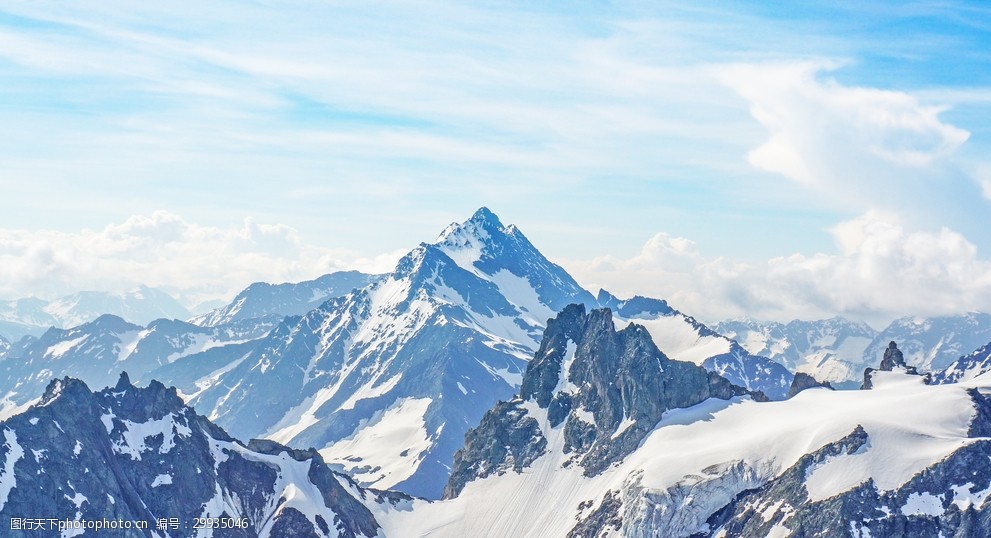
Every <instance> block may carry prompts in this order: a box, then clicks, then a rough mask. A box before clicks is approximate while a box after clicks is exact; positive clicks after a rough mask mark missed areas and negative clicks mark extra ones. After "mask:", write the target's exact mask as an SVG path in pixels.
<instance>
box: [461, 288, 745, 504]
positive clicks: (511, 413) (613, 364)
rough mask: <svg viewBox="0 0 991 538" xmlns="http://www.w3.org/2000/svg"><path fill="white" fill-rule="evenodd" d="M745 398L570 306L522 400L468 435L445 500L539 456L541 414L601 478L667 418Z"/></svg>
mask: <svg viewBox="0 0 991 538" xmlns="http://www.w3.org/2000/svg"><path fill="white" fill-rule="evenodd" d="M746 394H749V393H748V392H747V391H746V390H745V389H743V388H741V387H738V386H735V385H733V384H731V383H729V382H728V381H726V380H725V379H724V378H722V377H721V376H719V375H718V374H714V373H710V372H707V371H706V370H705V369H703V368H701V367H699V366H696V365H694V364H691V363H686V362H680V361H673V360H670V359H668V358H667V357H666V356H665V355H664V354H663V353H661V352H660V351H659V350H658V349H657V347H656V346H655V345H654V342H653V340H652V339H651V337H650V335H649V334H648V333H647V330H646V329H644V328H643V327H641V326H639V325H636V324H632V325H630V326H629V327H627V328H625V329H623V330H622V331H616V328H615V326H614V325H613V322H612V313H611V311H610V310H609V309H599V310H593V311H591V312H588V313H586V311H585V307H584V306H583V305H578V304H575V305H570V306H568V307H567V308H565V309H564V310H563V311H562V312H561V313H560V314H559V315H558V316H557V318H555V319H553V320H551V321H550V322H549V323H548V327H547V330H546V331H545V333H544V338H543V341H542V342H541V344H540V348H539V350H538V351H537V354H536V356H535V357H534V359H533V360H532V361H531V362H530V363H529V365H528V367H527V371H526V375H525V376H524V378H523V384H522V389H521V392H520V397H519V398H518V399H516V400H513V401H511V402H508V403H504V404H500V406H497V407H496V409H494V410H492V411H491V412H489V414H487V415H486V417H485V419H483V421H482V423H481V424H479V426H478V427H477V428H475V429H474V430H472V431H470V432H469V433H468V435H467V436H466V441H467V442H466V444H465V447H464V448H463V449H462V450H460V451H458V453H457V454H456V455H455V461H454V468H453V471H452V474H451V479H450V481H449V482H448V485H447V488H446V490H445V497H448V498H449V497H453V496H456V495H457V494H458V493H459V492H460V491H461V489H463V488H464V486H465V484H467V483H468V482H469V481H471V480H473V479H475V478H480V477H484V476H487V475H489V474H493V473H502V472H506V471H508V470H510V469H512V470H515V471H519V470H520V469H521V468H523V467H525V466H527V465H528V464H529V463H530V462H532V461H533V460H534V459H536V457H539V456H540V455H541V454H542V453H543V452H544V450H545V447H546V442H547V441H546V439H545V438H544V436H543V434H542V433H541V430H540V427H539V421H540V420H542V418H540V417H541V416H544V417H546V421H547V424H548V426H549V427H551V428H556V427H559V426H561V424H562V423H563V424H564V426H563V427H564V439H565V443H564V447H563V449H564V452H565V453H566V454H572V457H571V462H572V463H574V464H577V465H580V466H582V468H583V469H584V473H585V474H586V475H587V476H593V475H596V474H598V473H600V472H601V471H603V470H604V469H605V468H606V467H608V466H609V465H611V464H612V463H615V462H617V461H619V460H621V459H622V458H623V457H624V456H626V455H627V454H629V453H631V452H632V451H633V450H635V449H636V447H637V446H638V445H639V443H640V441H642V440H643V438H644V437H645V436H646V435H647V434H648V433H649V432H650V431H651V430H652V429H653V428H654V427H655V426H656V424H657V423H658V422H659V421H660V419H661V416H662V415H663V413H664V412H665V411H668V410H670V409H675V408H682V407H689V406H692V405H695V404H698V403H700V402H702V401H703V400H706V399H707V398H722V399H728V398H732V397H735V396H743V395H746ZM535 408H536V409H535ZM535 415H536V416H535Z"/></svg>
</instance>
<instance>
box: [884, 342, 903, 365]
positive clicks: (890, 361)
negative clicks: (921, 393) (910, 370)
mask: <svg viewBox="0 0 991 538" xmlns="http://www.w3.org/2000/svg"><path fill="white" fill-rule="evenodd" d="M895 367H901V368H904V367H905V357H904V356H903V355H902V352H901V350H899V349H898V344H896V343H894V342H888V348H887V349H885V350H884V357H883V358H882V359H881V366H880V369H881V371H882V372H890V371H891V370H892V369H893V368H895Z"/></svg>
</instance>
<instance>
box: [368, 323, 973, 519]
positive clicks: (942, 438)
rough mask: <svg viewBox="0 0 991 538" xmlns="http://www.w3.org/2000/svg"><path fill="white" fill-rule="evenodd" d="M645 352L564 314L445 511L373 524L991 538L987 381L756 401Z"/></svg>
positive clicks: (878, 379)
mask: <svg viewBox="0 0 991 538" xmlns="http://www.w3.org/2000/svg"><path fill="white" fill-rule="evenodd" d="M644 336H645V330H644V329H642V328H639V327H637V326H635V325H634V326H629V327H627V328H626V329H624V330H622V331H619V332H616V331H615V330H614V329H613V327H612V323H609V314H608V312H605V311H593V312H591V313H589V314H585V313H584V312H581V311H580V309H579V307H574V308H572V309H569V310H566V311H565V312H563V313H562V314H561V315H559V316H558V318H557V319H556V320H554V322H552V323H551V324H550V325H549V327H548V330H547V332H546V333H545V337H544V340H543V343H542V344H541V347H540V351H539V353H538V355H537V357H536V358H535V360H534V361H532V362H531V363H530V366H529V367H528V369H527V372H526V375H525V377H524V380H523V387H524V390H523V392H522V393H521V395H520V397H519V398H516V399H513V400H510V401H508V402H503V403H500V404H498V405H497V406H495V407H494V408H493V409H492V410H491V411H490V412H489V413H487V414H486V415H485V418H484V419H483V420H482V421H481V422H480V424H479V426H478V427H477V428H474V429H473V430H471V431H470V432H469V433H468V435H467V436H466V441H465V448H464V449H463V450H462V451H460V452H459V453H458V456H457V458H456V460H455V471H454V473H453V474H452V476H451V479H450V482H449V484H448V488H447V495H446V498H445V500H443V501H439V502H426V501H414V502H413V503H412V506H409V507H403V510H396V509H392V508H389V507H381V508H380V509H378V510H374V511H373V512H374V513H375V515H376V519H377V520H378V521H379V522H380V523H381V524H382V527H383V534H384V535H385V536H493V537H494V536H519V537H526V536H535V537H536V536H540V537H555V536H559V537H564V536H631V537H633V536H638V537H639V536H669V537H687V536H698V537H701V536H710V537H727V536H738V537H767V536H775V537H786V536H795V537H799V536H874V537H880V536H988V535H991V517H989V516H991V505H989V504H987V503H986V501H987V499H988V498H989V497H991V470H989V467H988V465H987V461H988V459H989V458H991V441H989V435H991V399H989V397H988V396H987V394H989V393H991V378H988V377H987V376H984V377H981V378H978V379H974V380H972V381H969V382H966V383H961V384H948V385H927V384H925V383H924V380H925V378H924V377H923V376H919V375H912V374H910V373H908V372H907V371H906V370H905V369H904V368H902V367H900V366H898V364H897V363H898V361H895V360H888V361H887V363H886V364H883V365H882V368H881V370H879V371H874V372H872V373H871V374H870V376H869V378H870V384H871V385H872V387H873V388H872V389H871V390H847V391H832V390H828V389H821V388H813V389H809V390H805V391H802V392H800V393H799V394H797V395H796V396H795V397H793V398H791V399H789V400H786V401H778V402H759V401H755V400H754V399H752V398H750V397H748V396H744V395H741V393H740V389H739V388H733V386H732V385H730V384H728V383H726V382H725V380H723V381H722V382H719V380H718V376H714V374H712V373H708V374H706V373H705V372H704V371H702V370H699V369H694V370H693V368H695V367H694V366H692V365H689V364H685V363H677V362H674V361H670V360H668V359H667V358H665V357H663V355H662V354H660V353H659V352H658V351H657V350H656V349H652V346H651V345H650V343H651V342H650V340H648V339H646V338H644ZM894 354H895V353H894V352H893V351H892V352H889V355H894Z"/></svg>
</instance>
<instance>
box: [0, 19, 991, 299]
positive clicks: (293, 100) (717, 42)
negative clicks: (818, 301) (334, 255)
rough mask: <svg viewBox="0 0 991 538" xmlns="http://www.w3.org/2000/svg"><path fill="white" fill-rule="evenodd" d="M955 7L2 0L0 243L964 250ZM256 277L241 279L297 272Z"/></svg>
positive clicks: (967, 62) (983, 237)
mask: <svg viewBox="0 0 991 538" xmlns="http://www.w3.org/2000/svg"><path fill="white" fill-rule="evenodd" d="M971 8H972V6H967V5H965V4H960V5H957V4H954V3H949V4H941V6H940V8H939V9H935V8H933V7H932V6H929V7H927V6H926V5H925V4H912V5H902V4H897V3H892V4H889V5H885V6H883V7H876V6H858V5H852V4H847V5H836V6H829V7H823V8H821V9H801V8H796V9H792V10H788V12H782V11H781V10H775V9H771V8H768V7H767V6H765V5H763V4H759V3H753V4H746V3H742V4H741V3H717V4H711V5H706V6H700V5H698V4H697V3H689V2H686V3H666V4H664V5H663V6H660V5H651V4H647V3H643V4H638V3H634V4H626V5H616V4H612V5H585V6H569V7H568V8H567V9H565V8H563V7H556V6H553V5H533V4H527V3H502V4H463V5H457V6H453V5H450V4H440V3H430V2H426V3H424V2H416V3H403V2H398V3H390V4H388V5H382V6H371V5H368V4H366V3H358V2H336V3H332V4H304V3H298V4H297V3H289V4H281V5H278V6H273V5H267V4H236V3H229V2H215V3H210V4H207V5H202V4H201V5H194V4H169V5H154V4H139V5H134V4H130V3H123V2H114V1H111V2H104V3H101V4H100V5H98V6H94V5H92V4H88V3H83V2H60V3H57V4H45V3H19V4H16V5H12V6H5V7H4V8H3V10H0V75H2V76H3V78H4V80H5V81H11V83H10V84H5V87H4V88H3V89H0V121H2V122H3V125H4V128H3V129H0V144H2V145H3V147H4V148H5V149H4V153H3V157H4V158H3V159H0V188H3V191H4V196H3V197H2V198H0V228H2V229H4V230H6V231H7V233H14V232H15V231H16V232H17V233H22V232H27V231H31V230H34V231H37V233H38V234H41V233H42V232H41V231H42V230H48V231H53V232H52V233H56V232H54V231H57V233H62V234H69V235H72V234H77V233H79V232H78V231H79V230H81V229H83V228H88V229H90V230H102V229H104V228H105V227H107V226H108V225H111V226H112V225H113V223H121V222H125V221H127V220H128V219H129V218H130V217H131V216H133V215H152V214H153V213H154V212H155V211H156V210H158V209H161V208H165V209H167V210H168V211H169V212H170V213H171V214H173V215H180V216H181V218H182V219H184V221H185V222H187V223H190V224H189V226H194V227H197V226H198V227H205V228H211V229H218V230H224V229H229V228H230V227H231V223H232V222H240V220H241V219H242V218H243V217H244V216H245V215H252V216H253V218H255V219H256V220H257V221H258V222H268V223H281V225H283V226H287V227H289V228H291V229H293V230H295V231H296V232H295V233H296V234H297V235H298V238H299V242H300V245H304V246H301V247H300V248H301V249H302V250H301V252H307V253H308V254H305V255H304V254H298V255H295V256H290V258H293V259H296V260H297V262H298V263H310V262H311V261H312V260H314V259H319V258H320V255H317V254H315V252H324V253H326V252H341V253H344V254H342V255H341V256H340V258H341V260H345V259H346V260H352V261H353V260H357V259H359V258H364V259H372V258H374V257H375V256H377V255H378V253H381V252H395V251H398V250H400V249H402V248H406V247H408V246H410V245H413V244H416V243H417V242H419V241H421V240H424V239H429V238H431V237H433V236H434V235H435V234H436V232H437V231H438V229H439V228H440V227H442V226H443V225H444V224H446V223H447V222H450V221H452V220H460V219H463V218H464V217H465V216H466V215H468V214H470V213H471V212H472V211H473V210H474V209H475V208H477V207H478V206H481V205H489V206H491V207H493V208H494V209H495V210H496V211H497V212H499V213H500V214H502V215H503V217H504V220H506V221H507V222H517V223H518V224H520V225H521V226H522V227H523V228H524V229H525V230H527V232H528V235H530V236H531V238H533V239H534V240H535V242H536V243H538V244H539V245H541V247H542V248H543V250H545V251H547V253H548V254H549V255H551V256H552V257H554V258H556V259H572V260H591V259H593V258H599V257H601V256H603V255H608V256H607V257H609V256H611V257H613V258H615V259H617V260H622V259H631V258H632V257H635V256H636V255H637V252H639V251H640V250H641V247H642V244H643V242H644V239H645V238H646V237H650V236H652V235H654V234H657V233H661V234H662V236H663V234H669V235H670V236H672V237H679V236H680V237H690V238H692V239H693V240H694V241H697V242H698V245H700V248H702V249H703V250H704V251H705V253H704V257H705V258H706V259H715V258H718V257H719V256H720V255H722V256H725V257H726V258H727V259H734V260H739V262H738V263H741V264H749V265H755V264H756V265H759V264H761V263H763V261H765V260H767V259H771V258H775V257H784V258H789V257H790V256H792V255H793V254H797V255H800V256H804V257H806V258H810V257H814V256H816V255H817V254H818V253H821V254H824V255H827V256H841V257H842V256H844V255H845V254H843V253H842V252H840V251H839V247H838V246H837V244H836V242H835V237H834V235H833V234H832V233H831V232H830V230H831V229H833V228H834V227H835V226H836V224H837V223H839V222H849V221H851V220H852V219H855V218H858V215H864V214H868V213H870V212H872V211H873V212H874V213H870V214H878V213H877V212H878V211H881V212H884V213H885V214H891V215H894V217H893V218H897V221H898V223H899V224H898V225H899V226H902V227H903V229H904V231H905V234H909V235H910V234H937V235H938V234H939V233H941V232H940V230H942V229H943V228H944V227H945V228H947V229H948V230H952V232H951V233H955V234H958V235H960V236H961V237H963V238H965V240H966V241H968V242H969V244H971V245H973V246H974V248H975V249H976V251H975V254H974V259H975V260H981V259H984V258H985V257H986V256H987V255H986V254H985V250H986V249H991V237H988V236H987V234H984V233H982V232H981V230H983V229H986V225H987V224H988V222H987V218H986V217H985V216H984V215H985V214H986V213H987V211H986V209H987V208H986V205H987V203H988V200H987V199H986V198H985V197H984V195H982V192H984V193H986V192H987V190H988V187H987V185H988V184H989V181H988V179H987V174H984V173H983V172H982V171H983V170H986V169H987V164H986V163H985V162H984V161H985V159H984V157H983V155H985V154H986V150H987V148H988V147H989V144H988V136H991V131H989V130H987V129H986V128H985V127H984V124H986V123H987V122H986V121H985V120H987V119H989V117H991V114H989V111H991V108H989V107H988V105H989V104H991V100H988V99H986V95H987V94H988V93H991V90H989V89H988V88H991V77H986V76H985V75H984V74H983V73H984V72H991V70H986V69H983V67H986V62H987V59H985V58H983V55H982V54H981V53H979V52H978V51H980V50H982V47H981V44H982V43H984V41H985V40H986V38H985V37H984V34H983V33H982V31H981V27H982V21H984V22H987V20H986V19H987V14H986V13H983V12H982V11H980V10H974V9H971ZM953 13H958V14H961V15H960V16H956V17H954V16H952V14H953ZM758 37H759V38H758ZM982 189H983V191H982ZM397 224H398V225H397ZM568 230H571V231H572V232H570V233H569V232H568ZM589 230H594V233H589ZM45 233H48V232H45ZM38 237H40V235H38ZM273 248H274V247H273ZM25 252H26V251H25ZM56 254H57V253H55V254H53V255H55V259H57V255H56ZM700 255H702V254H700ZM279 256H281V254H279V253H277V252H274V251H273V252H272V253H271V258H272V259H277V258H279ZM300 260H304V261H300ZM341 263H344V262H343V261H342V262H341ZM332 265H333V264H330V265H324V266H321V267H330V266H332ZM278 266H279V265H278V264H277V263H263V264H260V267H269V268H272V269H271V270H272V276H271V277H268V278H267V279H270V280H279V279H288V278H291V276H290V275H292V274H297V273H292V272H291V271H288V270H285V269H277V268H276V267H278ZM101 270H109V269H108V268H102V269H101ZM304 272H305V271H301V272H300V273H298V274H300V275H302V274H303V273H304ZM254 276H257V277H258V278H265V277H263V276H262V275H254ZM307 276H310V274H309V273H308V274H307ZM72 278H83V277H82V276H79V275H77V276H74V277H72ZM72 278H68V277H67V278H63V279H62V280H61V282H63V283H64V284H65V285H71V282H72ZM173 278H175V279H176V281H175V282H171V283H169V282H168V279H166V278H164V277H163V278H161V279H159V281H160V282H162V283H164V284H171V285H172V286H174V287H177V288H180V287H188V286H201V287H203V289H206V288H205V286H207V284H206V282H207V280H208V279H209V278H211V276H210V274H209V273H204V274H203V275H201V277H200V279H201V282H200V283H199V284H193V283H192V280H190V279H191V278H192V277H191V276H186V275H184V276H181V277H180V276H178V275H177V276H174V277H173ZM245 278H247V276H246V277H245ZM108 280H109V279H108ZM597 280H599V277H598V276H595V275H594V274H590V275H589V281H597ZM15 281H17V282H22V283H24V282H26V280H24V279H20V280H17V279H15ZM84 282H91V280H89V281H88V280H85V279H83V281H81V282H80V286H82V284H83V283H84ZM36 284H37V285H40V283H36ZM32 286H35V284H32V285H28V284H24V285H23V286H21V287H16V286H13V285H10V286H8V289H9V292H8V293H12V294H17V293H18V290H20V292H22V293H23V294H30V293H41V291H38V290H40V288H36V287H32Z"/></svg>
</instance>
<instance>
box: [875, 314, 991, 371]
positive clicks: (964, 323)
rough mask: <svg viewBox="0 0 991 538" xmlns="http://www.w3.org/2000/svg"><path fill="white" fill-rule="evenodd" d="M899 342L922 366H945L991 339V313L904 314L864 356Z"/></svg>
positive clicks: (912, 360) (909, 358) (913, 362)
mask: <svg viewBox="0 0 991 538" xmlns="http://www.w3.org/2000/svg"><path fill="white" fill-rule="evenodd" d="M891 341H895V342H898V346H899V347H900V348H901V349H902V350H903V353H904V354H905V362H907V363H908V364H910V365H912V366H915V367H917V368H919V369H920V370H926V371H930V370H942V369H945V368H947V367H948V366H950V364H952V363H953V362H955V361H956V360H957V359H959V358H960V357H961V356H963V355H966V354H968V353H970V352H971V351H973V350H975V349H977V348H979V347H981V346H983V345H984V344H987V343H988V342H991V314H984V313H979V312H972V313H968V314H963V315H959V316H938V317H931V318H916V317H904V318H900V319H897V320H895V321H893V322H891V325H889V326H888V327H887V328H886V329H884V330H883V331H881V332H880V333H879V334H878V335H877V337H876V338H874V341H873V342H871V344H870V345H869V346H868V347H867V349H866V350H865V351H864V356H865V358H873V360H874V361H876V360H877V357H880V356H881V353H883V352H884V348H885V347H886V346H887V345H888V342H891Z"/></svg>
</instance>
